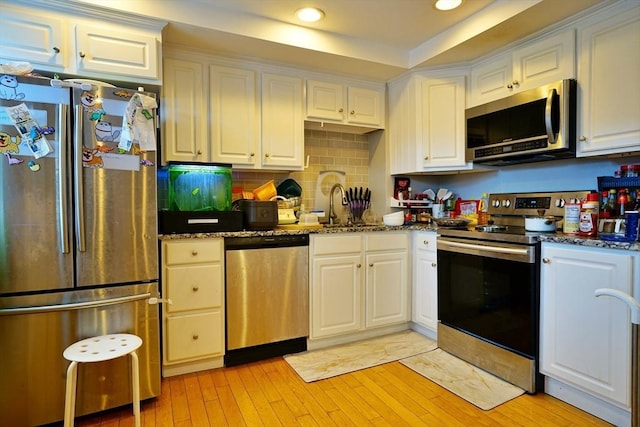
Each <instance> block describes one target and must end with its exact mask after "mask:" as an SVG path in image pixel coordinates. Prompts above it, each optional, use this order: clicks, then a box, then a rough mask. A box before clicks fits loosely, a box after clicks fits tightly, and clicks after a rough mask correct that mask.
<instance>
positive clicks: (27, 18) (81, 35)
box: [0, 6, 164, 84]
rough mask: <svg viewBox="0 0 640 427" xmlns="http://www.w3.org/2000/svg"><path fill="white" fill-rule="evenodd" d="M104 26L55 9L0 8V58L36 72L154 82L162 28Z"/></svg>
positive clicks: (127, 23) (138, 23)
mask: <svg viewBox="0 0 640 427" xmlns="http://www.w3.org/2000/svg"><path fill="white" fill-rule="evenodd" d="M124 18H125V17H124V16H123V19H122V20H119V21H118V22H117V23H116V22H108V21H107V20H105V19H104V17H102V16H97V15H96V16H95V17H86V16H82V17H78V16H74V15H73V14H72V13H69V14H65V13H63V12H61V11H59V10H50V11H47V10H45V9H43V8H41V7H40V8H38V9H28V8H20V7H14V6H3V10H2V16H0V26H1V27H2V36H0V59H3V60H9V61H27V62H30V63H31V64H33V66H34V68H35V69H36V70H41V71H49V72H60V73H68V74H79V75H82V76H86V77H96V78H106V79H109V78H112V79H114V78H115V79H125V78H126V79H127V80H133V81H139V82H142V83H145V82H149V83H156V84H158V83H160V81H161V74H160V51H161V50H160V44H161V30H162V27H163V26H164V24H160V23H158V22H155V21H153V22H147V21H146V20H135V21H134V20H132V19H131V18H130V17H127V19H126V20H125V19H124Z"/></svg>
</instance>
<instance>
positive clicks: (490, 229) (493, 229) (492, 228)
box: [476, 224, 507, 233]
mask: <svg viewBox="0 0 640 427" xmlns="http://www.w3.org/2000/svg"><path fill="white" fill-rule="evenodd" d="M476 230H477V231H484V232H485V233H498V232H500V231H507V226H506V225H497V224H491V225H476Z"/></svg>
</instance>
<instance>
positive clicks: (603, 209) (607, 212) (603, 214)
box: [599, 191, 613, 219]
mask: <svg viewBox="0 0 640 427" xmlns="http://www.w3.org/2000/svg"><path fill="white" fill-rule="evenodd" d="M599 214H600V218H602V219H606V218H611V217H612V216H613V212H611V207H610V206H609V192H608V191H603V192H602V203H601V205H600V212H599Z"/></svg>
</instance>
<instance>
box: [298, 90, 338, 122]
mask: <svg viewBox="0 0 640 427" xmlns="http://www.w3.org/2000/svg"><path fill="white" fill-rule="evenodd" d="M344 108H345V107H344V86H343V85H341V84H336V83H329V82H320V81H317V80H307V117H309V118H314V119H327V120H337V121H343V120H344Z"/></svg>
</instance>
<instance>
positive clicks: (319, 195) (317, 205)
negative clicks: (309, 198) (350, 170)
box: [313, 171, 347, 218]
mask: <svg viewBox="0 0 640 427" xmlns="http://www.w3.org/2000/svg"><path fill="white" fill-rule="evenodd" d="M346 175H347V174H346V173H345V172H343V171H322V172H320V173H319V174H318V180H317V181H316V198H315V200H314V203H313V210H316V211H324V212H326V213H327V218H328V215H329V192H330V191H331V187H333V184H336V183H338V184H342V186H343V187H344V183H345V177H346Z"/></svg>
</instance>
